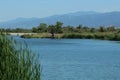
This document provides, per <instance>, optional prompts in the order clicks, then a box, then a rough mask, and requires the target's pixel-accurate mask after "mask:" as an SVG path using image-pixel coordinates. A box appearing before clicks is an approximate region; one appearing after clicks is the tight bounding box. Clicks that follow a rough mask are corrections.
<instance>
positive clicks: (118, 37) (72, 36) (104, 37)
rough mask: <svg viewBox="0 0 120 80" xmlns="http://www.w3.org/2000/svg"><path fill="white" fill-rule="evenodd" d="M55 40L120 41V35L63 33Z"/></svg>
mask: <svg viewBox="0 0 120 80" xmlns="http://www.w3.org/2000/svg"><path fill="white" fill-rule="evenodd" d="M21 37H22V38H51V34H50V33H39V34H33V35H22V36H21ZM55 38H70V39H75V38H79V39H101V40H115V41H120V33H113V32H97V33H62V34H55Z"/></svg>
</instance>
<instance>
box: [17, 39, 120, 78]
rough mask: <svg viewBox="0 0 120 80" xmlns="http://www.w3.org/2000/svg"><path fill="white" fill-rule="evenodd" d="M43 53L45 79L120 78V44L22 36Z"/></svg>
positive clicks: (35, 50) (41, 59) (41, 58)
mask: <svg viewBox="0 0 120 80" xmlns="http://www.w3.org/2000/svg"><path fill="white" fill-rule="evenodd" d="M15 38H16V39H17V40H18V41H24V40H25V41H26V42H27V43H28V44H29V45H30V46H31V48H32V50H33V51H34V52H36V53H39V54H40V62H41V64H42V80H120V44H118V43H116V42H114V41H102V40H81V39H21V38H18V37H15Z"/></svg>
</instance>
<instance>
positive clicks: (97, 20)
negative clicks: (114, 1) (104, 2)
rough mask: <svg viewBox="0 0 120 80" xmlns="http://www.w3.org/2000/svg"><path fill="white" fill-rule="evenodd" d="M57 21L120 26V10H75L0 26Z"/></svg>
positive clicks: (17, 26) (52, 22) (20, 26)
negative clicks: (104, 11)
mask: <svg viewBox="0 0 120 80" xmlns="http://www.w3.org/2000/svg"><path fill="white" fill-rule="evenodd" d="M57 21H61V22H63V23H64V26H66V25H71V26H78V25H84V26H89V27H99V26H111V25H114V26H117V27H120V12H119V11H114V12H106V13H100V12H94V11H86V12H81V11H80V12H74V13H68V14H63V15H53V16H49V17H45V18H17V19H14V20H10V21H6V22H0V28H27V29H30V28H32V27H36V26H38V25H39V24H40V23H46V24H48V25H49V24H55V23H56V22H57Z"/></svg>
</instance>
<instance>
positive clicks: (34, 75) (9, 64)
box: [0, 34, 41, 80]
mask: <svg viewBox="0 0 120 80" xmlns="http://www.w3.org/2000/svg"><path fill="white" fill-rule="evenodd" d="M40 75H41V72H40V64H39V63H38V61H37V58H36V57H35V56H34V55H33V53H32V52H31V51H30V50H29V48H28V46H22V45H20V44H18V43H17V42H16V41H14V39H13V38H11V37H8V36H6V35H3V34H0V80H40Z"/></svg>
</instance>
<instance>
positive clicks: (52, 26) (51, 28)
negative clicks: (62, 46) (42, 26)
mask: <svg viewBox="0 0 120 80" xmlns="http://www.w3.org/2000/svg"><path fill="white" fill-rule="evenodd" d="M48 32H50V33H51V38H55V36H54V34H55V32H56V28H55V26H54V25H49V26H48Z"/></svg>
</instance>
